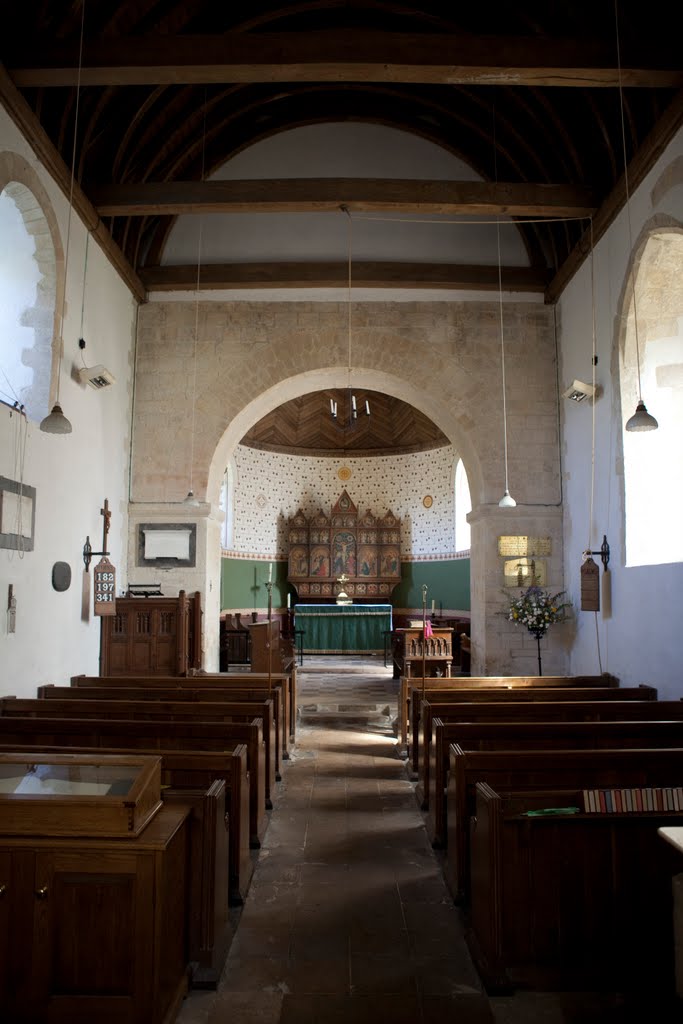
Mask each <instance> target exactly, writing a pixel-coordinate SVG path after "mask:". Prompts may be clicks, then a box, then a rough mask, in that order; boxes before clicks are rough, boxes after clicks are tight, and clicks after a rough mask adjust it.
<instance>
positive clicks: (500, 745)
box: [426, 718, 683, 849]
mask: <svg viewBox="0 0 683 1024" xmlns="http://www.w3.org/2000/svg"><path fill="white" fill-rule="evenodd" d="M451 743H457V744H458V746H459V747H461V748H462V749H463V750H472V751H474V750H543V749H544V748H546V749H548V748H550V749H555V750H558V749H565V750H569V749H572V750H573V749H591V750H600V749H605V748H612V747H654V748H659V747H683V719H679V720H677V721H676V720H670V721H660V720H653V721H649V720H645V721H633V722H632V721H625V722H622V721H593V722H550V721H545V722H523V721H519V722H444V721H442V720H441V719H440V718H435V719H433V721H432V743H431V747H430V749H431V758H430V773H429V787H430V788H429V798H428V801H427V802H428V806H429V811H428V814H427V821H426V824H427V832H428V834H429V836H430V839H431V840H432V844H433V845H434V847H435V848H437V849H439V848H442V847H444V846H445V845H446V842H447V837H448V833H447V827H446V822H447V805H446V786H447V780H448V767H449V748H450V745H451Z"/></svg>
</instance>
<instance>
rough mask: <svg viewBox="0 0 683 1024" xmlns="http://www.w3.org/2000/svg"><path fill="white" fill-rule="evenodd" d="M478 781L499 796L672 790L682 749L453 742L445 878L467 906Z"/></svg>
mask: <svg viewBox="0 0 683 1024" xmlns="http://www.w3.org/2000/svg"><path fill="white" fill-rule="evenodd" d="M677 780H678V781H677ZM477 782H487V783H488V784H489V785H490V786H491V787H492V788H493V789H495V790H496V792H500V791H507V790H520V791H526V790H534V789H543V790H548V789H562V788H566V789H585V788H592V787H593V786H619V787H622V786H656V785H664V786H671V785H677V784H678V783H679V782H683V748H680V747H678V748H676V749H671V748H666V749H656V750H654V749H650V748H648V749H645V748H634V747H628V748H620V749H607V750H604V749H603V750H560V751H554V750H496V751H492V750H485V751H469V750H468V751H464V750H463V749H462V748H461V747H460V746H458V744H457V743H452V744H451V746H450V770H449V775H448V792H447V801H448V809H447V819H448V820H447V829H448V841H447V847H448V850H447V862H446V866H445V869H444V874H445V877H446V881H447V883H448V885H449V888H450V889H451V893H452V895H453V898H454V899H455V900H456V902H459V903H463V904H468V903H469V895H470V845H469V835H468V834H469V830H470V819H472V818H473V817H474V815H475V786H476V784H477Z"/></svg>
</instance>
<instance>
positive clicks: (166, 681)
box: [70, 669, 296, 743]
mask: <svg viewBox="0 0 683 1024" xmlns="http://www.w3.org/2000/svg"><path fill="white" fill-rule="evenodd" d="M70 682H71V685H72V686H76V687H102V686H104V687H112V686H122V687H133V686H135V687H137V686H142V687H144V688H151V687H155V686H160V687H169V686H172V687H178V688H179V689H187V690H192V689H194V688H195V687H197V686H198V687H200V688H202V689H204V688H208V687H213V686H217V687H219V688H221V689H224V688H229V687H233V686H234V687H236V688H237V689H242V688H244V687H248V688H249V689H256V688H259V689H260V688H264V689H266V690H270V689H271V688H272V687H273V686H276V685H278V686H281V687H283V690H284V691H285V715H286V716H287V721H288V728H289V738H290V742H291V743H294V741H295V736H296V673H295V671H294V669H293V670H292V672H291V673H288V672H273V673H271V674H268V673H267V672H239V673H237V672H214V673H211V672H204V671H200V672H193V673H191V674H190V675H189V676H86V675H76V676H72V677H71V680H70Z"/></svg>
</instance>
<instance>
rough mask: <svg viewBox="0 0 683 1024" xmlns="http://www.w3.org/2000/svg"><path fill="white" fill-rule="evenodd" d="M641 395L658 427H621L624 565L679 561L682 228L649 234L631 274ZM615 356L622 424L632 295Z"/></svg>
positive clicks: (629, 373)
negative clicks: (618, 359) (620, 346)
mask: <svg viewBox="0 0 683 1024" xmlns="http://www.w3.org/2000/svg"><path fill="white" fill-rule="evenodd" d="M635 287H636V310H637V316H638V350H639V352H640V377H641V391H642V396H643V400H644V401H645V404H646V406H647V409H648V412H650V413H651V414H652V415H653V416H654V417H655V418H656V420H657V422H658V424H659V427H658V429H657V430H651V431H645V432H629V431H627V430H624V431H623V435H622V436H623V439H624V442H623V443H624V498H625V502H624V509H625V518H626V522H625V533H626V564H627V565H658V564H663V563H667V562H681V561H683V530H681V507H683V468H682V466H683V462H682V460H681V455H680V453H681V451H682V450H683V235H681V234H675V233H673V232H657V233H655V234H653V235H652V236H651V237H650V238H649V239H648V242H647V244H646V246H645V249H644V251H643V254H642V257H641V259H640V262H639V265H638V272H637V276H636V281H635ZM626 312H627V328H626V337H625V343H624V346H623V350H622V352H623V354H622V360H621V380H620V384H621V411H622V420H623V423H625V422H626V420H627V419H628V418H629V417H630V416H631V415H632V414H633V412H634V411H635V407H636V402H637V401H638V375H637V361H636V339H635V321H634V307H633V298H632V297H631V301H630V305H629V308H628V309H627V310H626Z"/></svg>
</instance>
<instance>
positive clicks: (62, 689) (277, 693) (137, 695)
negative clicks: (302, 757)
mask: <svg viewBox="0 0 683 1024" xmlns="http://www.w3.org/2000/svg"><path fill="white" fill-rule="evenodd" d="M37 695H38V698H39V699H41V700H71V701H73V700H109V701H131V700H132V701H150V702H152V703H155V702H156V703H159V702H162V701H163V702H169V701H172V702H173V701H174V702H176V703H183V702H188V703H190V704H196V705H198V706H204V705H207V704H208V705H212V704H214V705H219V704H220V705H223V704H227V705H230V704H235V703H238V704H245V705H253V704H255V703H260V704H262V705H263V706H264V708H265V715H266V716H267V717H268V716H270V709H269V708H268V705H269V704H270V703H272V705H273V707H272V713H273V719H274V722H275V756H274V773H275V781H276V782H280V781H281V779H282V756H283V744H284V743H285V742H286V739H285V731H286V729H285V727H286V722H285V718H284V714H283V707H282V697H283V693H282V690H281V688H280V687H276V688H274V689H273V690H271V691H270V692H268V695H267V696H266V691H264V690H260V689H255V690H237V689H231V688H228V689H222V688H219V687H209V688H203V687H192V688H189V687H188V688H184V687H173V686H151V687H145V686H97V687H95V686H93V687H72V686H55V685H54V684H53V683H47V684H45V685H44V686H39V687H38V689H37ZM253 713H254V714H257V713H258V712H256V711H254V712H253ZM264 731H267V732H268V733H269V734H270V731H271V730H270V725H269V724H267V723H266V722H265V721H264ZM266 777H267V778H268V777H269V773H268V771H266ZM268 796H269V797H271V796H272V793H269V794H268Z"/></svg>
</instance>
